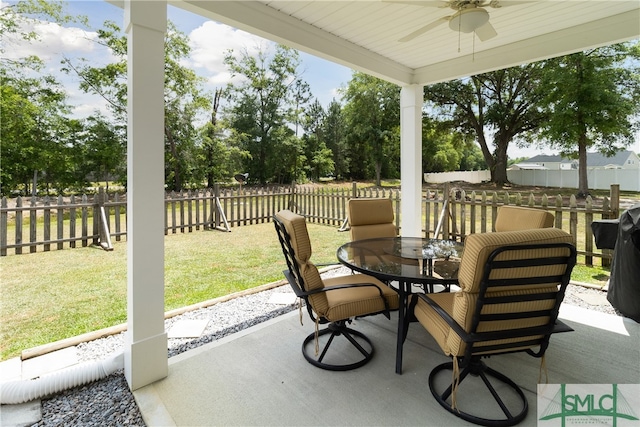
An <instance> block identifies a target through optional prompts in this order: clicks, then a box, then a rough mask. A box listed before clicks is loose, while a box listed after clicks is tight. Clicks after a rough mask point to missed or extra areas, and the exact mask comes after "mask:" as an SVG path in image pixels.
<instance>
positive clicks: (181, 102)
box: [65, 21, 209, 191]
mask: <svg viewBox="0 0 640 427" xmlns="http://www.w3.org/2000/svg"><path fill="white" fill-rule="evenodd" d="M98 39H99V43H102V44H104V45H105V46H107V47H108V48H109V49H110V50H111V52H112V54H113V56H115V57H116V58H118V61H117V62H115V63H110V64H106V65H104V66H101V67H94V66H91V65H86V63H85V64H82V65H76V64H73V63H72V61H70V60H68V59H67V60H66V61H65V63H66V66H67V68H66V70H67V71H68V72H73V73H76V74H77V75H78V76H79V77H80V78H81V79H82V81H81V83H80V88H81V89H82V90H83V91H85V92H91V93H95V94H98V95H100V96H101V97H102V98H104V99H105V100H106V101H107V103H108V105H109V108H110V110H111V112H112V113H113V115H114V117H115V118H116V120H118V121H119V124H120V125H122V126H124V124H126V105H127V84H126V81H127V62H126V58H127V39H126V36H125V35H124V34H123V33H122V31H121V30H120V27H119V26H118V25H116V24H115V23H113V22H110V21H106V22H105V23H104V24H103V28H102V29H99V30H98ZM189 54H190V47H189V43H188V38H187V36H186V35H185V34H184V33H182V32H180V31H178V30H177V28H176V27H175V25H174V24H173V23H172V22H171V21H169V22H168V23H167V35H166V39H165V82H164V103H165V127H164V135H165V184H166V185H167V187H168V188H170V189H172V190H176V191H179V190H181V189H182V188H183V187H184V185H185V183H188V182H193V181H197V179H195V177H196V176H197V173H196V171H195V170H194V168H193V165H194V164H195V163H196V160H197V158H198V156H199V153H198V152H197V150H198V148H197V146H196V142H197V139H198V131H197V129H196V128H195V126H194V123H195V121H196V118H197V116H198V115H199V114H200V113H201V112H203V111H207V110H209V99H208V97H207V96H205V94H203V91H202V84H203V83H204V79H203V78H201V77H198V76H196V74H195V73H194V72H193V71H192V70H190V69H188V68H186V67H184V66H183V65H181V61H183V60H184V59H185V58H187V57H188V56H189ZM197 184H199V183H197Z"/></svg>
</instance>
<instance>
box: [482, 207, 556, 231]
mask: <svg viewBox="0 0 640 427" xmlns="http://www.w3.org/2000/svg"><path fill="white" fill-rule="evenodd" d="M553 220H554V216H553V214H552V213H551V212H547V211H544V210H542V209H536V208H526V207H522V206H500V207H499V208H498V214H497V216H496V223H495V227H494V228H495V230H496V231H516V230H531V229H534V228H550V227H553Z"/></svg>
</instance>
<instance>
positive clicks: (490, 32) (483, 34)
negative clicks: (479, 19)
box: [476, 22, 498, 42]
mask: <svg viewBox="0 0 640 427" xmlns="http://www.w3.org/2000/svg"><path fill="white" fill-rule="evenodd" d="M497 35H498V33H497V32H496V29H495V28H493V25H491V22H487V23H486V24H484V25H483V26H482V27H480V28H476V36H478V38H479V39H480V41H481V42H484V41H487V40H489V39H492V38H494V37H495V36H497Z"/></svg>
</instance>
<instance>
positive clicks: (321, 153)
mask: <svg viewBox="0 0 640 427" xmlns="http://www.w3.org/2000/svg"><path fill="white" fill-rule="evenodd" d="M324 118H325V112H324V109H323V108H322V105H321V104H320V101H318V100H317V99H316V100H315V101H314V102H313V103H312V104H311V105H310V106H309V108H308V110H307V112H306V114H305V119H304V131H305V134H304V136H303V138H302V139H303V141H304V149H305V154H306V161H307V171H306V175H307V177H308V178H311V179H315V180H320V178H321V177H323V176H326V175H329V174H330V173H332V172H333V169H334V165H333V159H332V153H331V150H330V149H329V148H328V147H327V144H326V141H325V138H324V134H323V129H322V125H323V122H324Z"/></svg>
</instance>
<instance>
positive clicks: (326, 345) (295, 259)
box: [273, 210, 398, 371]
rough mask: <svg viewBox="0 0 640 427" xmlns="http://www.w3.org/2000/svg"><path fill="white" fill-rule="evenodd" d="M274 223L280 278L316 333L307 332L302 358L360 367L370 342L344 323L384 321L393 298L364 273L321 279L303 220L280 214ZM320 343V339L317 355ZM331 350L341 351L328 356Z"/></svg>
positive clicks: (340, 367)
mask: <svg viewBox="0 0 640 427" xmlns="http://www.w3.org/2000/svg"><path fill="white" fill-rule="evenodd" d="M273 222H274V224H275V228H276V231H277V234H278V239H279V240H280V244H281V246H282V252H283V254H284V258H285V260H286V263H287V270H285V271H284V275H285V277H286V278H287V280H288V282H289V284H290V285H291V287H292V288H293V291H294V292H295V294H296V295H297V296H298V297H299V298H301V299H303V300H304V302H305V303H306V306H307V311H308V312H309V316H310V317H311V319H312V320H313V321H314V322H315V332H313V333H311V334H309V336H307V337H306V338H305V340H304V342H303V344H302V354H303V355H304V357H305V359H306V360H307V361H308V362H309V363H311V364H312V365H314V366H317V367H319V368H322V369H328V370H333V371H346V370H350V369H355V368H358V367H360V366H363V365H364V364H366V363H367V362H368V361H369V360H371V358H372V357H373V353H374V347H373V344H372V343H371V341H370V340H369V338H367V336H365V335H364V334H363V333H362V332H359V331H356V330H354V329H352V328H350V327H349V326H348V324H350V323H351V322H352V319H354V318H356V317H364V316H369V315H374V314H384V315H385V316H386V317H387V318H389V317H390V316H389V312H390V310H396V309H397V308H398V294H397V293H396V292H395V291H394V290H392V289H391V288H389V287H388V286H387V285H385V284H384V283H382V282H381V281H379V280H377V279H375V278H373V277H370V276H367V275H364V274H351V275H346V276H339V277H332V278H329V279H325V280H323V279H322V278H321V277H320V274H319V272H318V269H317V268H316V266H315V265H314V264H313V263H312V262H311V261H310V258H311V254H312V251H311V242H310V240H309V234H308V232H307V225H306V221H305V218H304V217H303V216H300V215H297V214H295V213H293V212H291V211H289V210H282V211H280V212H278V213H277V214H276V215H275V216H274V219H273ZM300 309H302V308H300ZM301 319H302V317H301ZM321 324H327V327H326V328H324V329H320V327H319V325H321ZM338 337H343V338H345V339H346V340H347V342H346V344H347V347H346V349H345V348H344V347H345V346H344V345H343V344H344V342H342V341H343V340H336V338H338ZM320 341H323V349H322V351H321V352H320V351H319V347H320ZM349 343H350V344H351V346H349ZM312 344H314V345H312ZM335 348H340V350H332V351H331V352H330V349H335ZM342 350H344V351H342ZM325 358H326V359H325Z"/></svg>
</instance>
